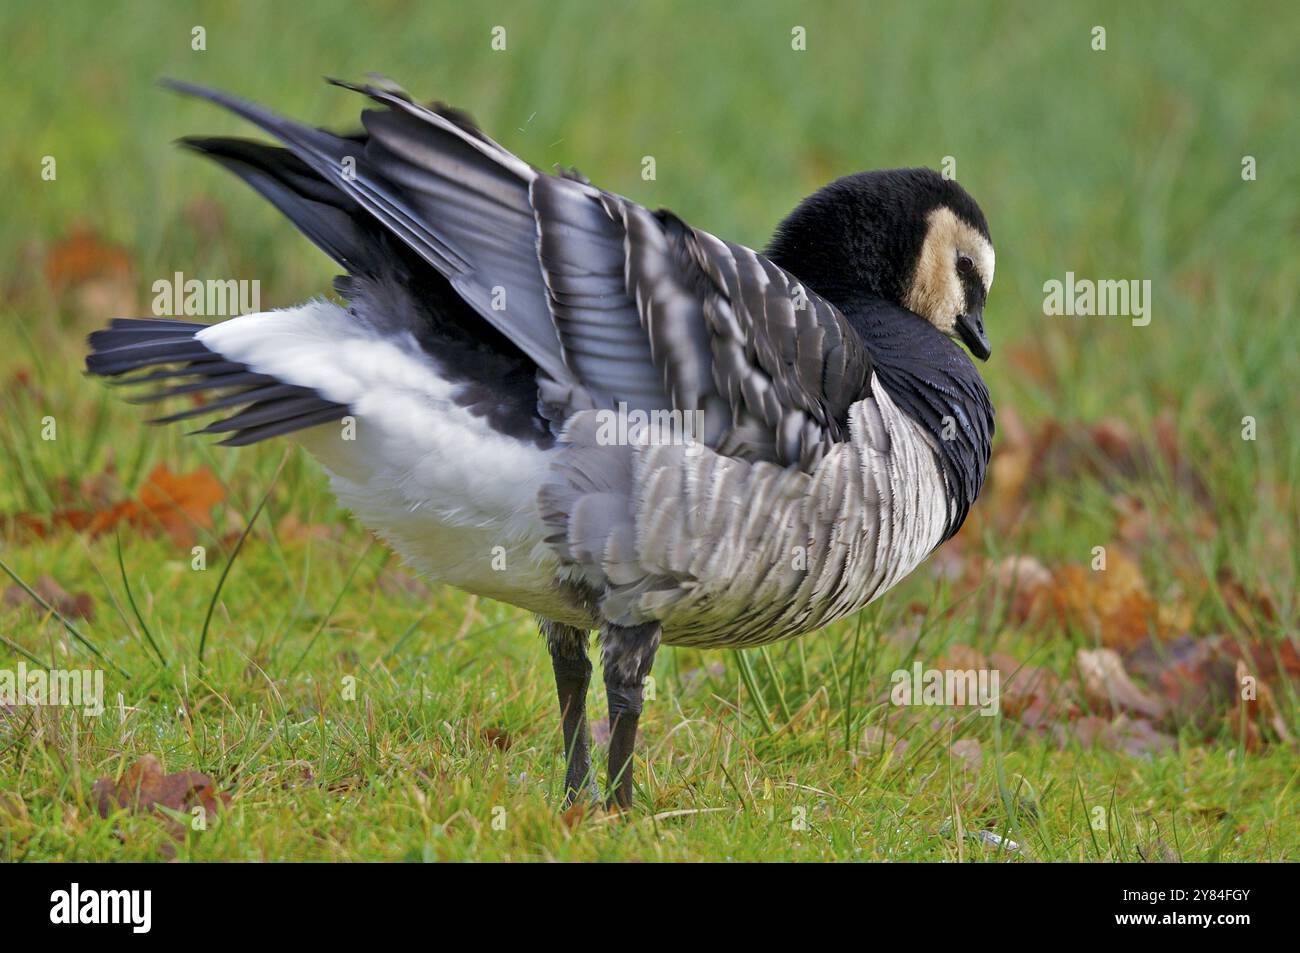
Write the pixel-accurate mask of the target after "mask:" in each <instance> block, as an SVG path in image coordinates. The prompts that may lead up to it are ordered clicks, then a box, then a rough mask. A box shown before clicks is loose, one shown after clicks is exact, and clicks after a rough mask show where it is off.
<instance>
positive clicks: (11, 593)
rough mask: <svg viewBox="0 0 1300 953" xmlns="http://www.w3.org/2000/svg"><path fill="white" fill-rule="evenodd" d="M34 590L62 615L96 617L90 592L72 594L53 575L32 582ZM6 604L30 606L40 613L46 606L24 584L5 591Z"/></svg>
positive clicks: (89, 618) (81, 617)
mask: <svg viewBox="0 0 1300 953" xmlns="http://www.w3.org/2000/svg"><path fill="white" fill-rule="evenodd" d="M32 589H33V591H35V592H36V594H37V595H39V596H40V597H41V598H42V599H44V600H45V601H46V602H47V603H49V604H50V605H51V606H53V607H54V608H55V609H56V610H57V611H58V612H59V614H60V615H63V616H67V617H68V618H69V619H85V620H86V621H88V622H90V621H93V620H94V618H95V601H94V600H93V599H92V598H91V597H90V593H88V592H78V593H77V594H76V595H70V594H69V593H68V592H67V591H66V590H65V589H64V588H63V587H62V586H60V585H59V584H58V582H56V581H55V579H54V577H53V576H41V577H40V578H39V579H37V580H36V582H35V583H33V584H32ZM4 604H5V605H7V606H22V605H27V606H30V607H31V608H32V609H33V610H35V611H36V612H37V613H38V614H40V613H44V612H45V608H44V607H43V606H42V605H41V604H40V603H39V602H37V601H36V600H35V599H33V598H32V597H31V595H29V594H28V592H27V590H26V589H24V588H23V587H22V586H17V585H14V586H9V587H8V588H7V589H5V591H4Z"/></svg>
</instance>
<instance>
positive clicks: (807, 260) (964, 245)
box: [767, 169, 994, 360]
mask: <svg viewBox="0 0 1300 953" xmlns="http://www.w3.org/2000/svg"><path fill="white" fill-rule="evenodd" d="M767 256H768V257H769V258H770V259H772V261H774V262H775V263H776V264H778V265H780V266H781V267H782V268H784V269H785V270H786V271H788V272H790V273H791V274H793V275H795V276H796V277H797V278H798V279H799V280H800V281H802V282H804V283H805V284H806V285H807V287H808V288H810V289H811V290H813V291H815V292H817V294H819V295H821V296H822V297H823V298H825V299H826V300H828V301H830V302H831V303H832V304H834V305H836V306H837V307H839V308H840V309H841V310H845V311H848V310H850V309H852V308H853V307H854V306H855V305H857V304H859V303H861V302H865V301H869V300H871V299H883V300H885V301H888V302H890V303H892V304H897V305H901V306H902V307H904V308H907V309H908V310H910V311H913V312H915V313H916V314H918V315H920V316H921V317H923V318H925V319H926V320H927V321H929V322H930V323H931V324H933V325H934V326H935V327H936V328H938V329H939V330H940V331H942V332H943V333H944V334H947V335H948V336H950V337H953V338H956V339H958V340H960V341H961V342H962V343H964V344H965V345H966V346H967V347H968V348H969V349H970V352H971V353H972V354H973V355H975V356H976V357H978V358H980V359H981V360H988V357H989V353H990V351H991V348H990V347H989V340H988V336H987V335H986V334H985V332H984V301H985V299H986V298H987V297H988V292H989V287H990V286H991V285H992V284H993V265H994V256H993V242H992V239H990V237H989V227H988V223H987V222H986V221H985V220H984V213H983V212H982V211H980V207H979V206H978V205H977V204H976V203H975V200H974V199H973V198H971V197H970V195H969V194H968V193H967V192H966V190H965V189H963V188H962V187H961V186H960V185H958V184H957V183H956V182H954V181H953V180H951V179H945V178H944V177H943V176H941V175H940V174H939V173H937V172H933V171H931V170H929V169H889V170H885V171H879V172H860V173H858V174H857V175H849V176H845V177H844V178H842V179H837V180H836V181H834V182H832V183H831V184H830V185H827V186H825V187H824V188H822V189H820V190H818V191H817V192H815V193H813V194H812V195H811V196H809V197H808V198H806V199H804V201H803V202H801V203H800V204H799V207H798V208H796V209H795V210H794V211H793V212H791V213H790V215H789V216H788V217H787V218H786V219H785V221H783V222H782V223H781V224H780V226H778V228H777V231H776V236H775V238H773V239H772V244H771V245H770V246H769V248H768V251H767Z"/></svg>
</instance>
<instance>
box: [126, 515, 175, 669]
mask: <svg viewBox="0 0 1300 953" xmlns="http://www.w3.org/2000/svg"><path fill="white" fill-rule="evenodd" d="M117 568H118V571H119V572H120V573H121V574H122V588H123V589H125V590H126V601H127V604H128V605H129V606H130V607H131V613H132V614H133V615H134V616H135V621H136V622H138V623H140V631H142V632H143V633H144V637H145V639H146V640H147V641H148V642H149V647H150V648H151V649H153V653H154V655H156V656H158V661H159V662H161V663H162V666H163V668H166V667H167V659H165V658H164V657H163V654H162V649H160V648H158V643H157V642H155V641H154V638H153V633H152V632H150V631H149V626H148V625H146V624H145V621H144V616H142V615H141V614H140V609H139V608H138V607H137V606H136V604H135V595H134V594H133V593H132V592H131V582H130V580H128V579H127V577H126V563H125V562H123V560H122V534H121V533H118V534H117Z"/></svg>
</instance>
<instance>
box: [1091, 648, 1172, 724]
mask: <svg viewBox="0 0 1300 953" xmlns="http://www.w3.org/2000/svg"><path fill="white" fill-rule="evenodd" d="M1076 664H1077V666H1078V669H1079V676H1080V679H1081V680H1082V682H1083V692H1084V695H1086V696H1087V698H1088V700H1089V701H1091V702H1092V703H1093V704H1095V705H1101V706H1104V707H1106V708H1108V709H1109V710H1111V711H1115V712H1118V711H1131V712H1136V713H1137V714H1139V715H1146V716H1147V717H1149V718H1159V717H1160V716H1161V715H1163V714H1164V705H1163V704H1162V703H1161V702H1160V700H1159V699H1156V698H1153V697H1152V696H1150V695H1148V694H1147V693H1146V692H1144V691H1142V690H1141V689H1140V688H1138V687H1137V686H1136V685H1135V684H1133V681H1132V679H1130V678H1129V677H1128V673H1127V672H1126V671H1124V661H1123V660H1122V659H1121V658H1120V657H1119V655H1118V654H1117V653H1116V652H1114V651H1112V650H1111V649H1079V654H1078V656H1077V657H1076Z"/></svg>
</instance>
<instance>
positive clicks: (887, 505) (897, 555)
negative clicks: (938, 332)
mask: <svg viewBox="0 0 1300 953" xmlns="http://www.w3.org/2000/svg"><path fill="white" fill-rule="evenodd" d="M849 431H850V434H849V439H848V441H846V442H841V443H839V444H836V445H835V446H833V447H832V448H831V449H830V450H829V451H828V452H827V453H826V454H825V456H824V457H823V458H822V459H821V460H820V461H819V462H818V464H817V466H816V467H815V468H813V470H812V471H811V472H804V471H801V470H798V469H794V468H787V467H779V466H776V465H774V464H772V463H769V462H766V461H757V462H752V463H751V462H748V461H744V460H739V459H736V458H734V457H727V456H723V455H721V454H719V453H716V452H714V451H712V450H701V451H700V452H698V453H695V454H694V455H692V453H691V452H690V450H689V449H688V448H685V447H680V446H667V445H656V446H648V447H640V446H605V447H602V446H597V445H595V444H594V442H593V435H594V432H595V431H594V427H593V426H592V422H591V420H590V418H589V415H579V418H578V419H576V420H575V421H574V422H573V425H572V427H571V429H570V431H569V432H568V433H567V434H566V439H567V441H568V442H567V443H566V444H565V445H564V446H565V448H566V449H563V450H562V451H561V453H560V460H559V461H558V462H557V463H556V464H555V466H554V469H555V470H557V471H558V472H559V473H561V474H563V475H564V477H565V480H564V482H563V483H562V484H552V485H549V486H548V487H547V488H546V489H545V490H544V491H543V513H544V516H545V517H546V518H547V521H548V523H549V524H550V525H551V526H552V528H553V530H554V533H555V535H554V536H553V537H552V538H553V539H554V540H555V542H556V545H557V546H558V547H559V548H560V549H561V551H562V552H563V553H564V555H565V557H566V558H567V559H569V560H571V561H572V562H573V563H574V564H576V565H577V566H579V567H581V569H582V579H583V580H584V582H585V583H586V584H587V585H589V586H592V587H594V588H596V589H597V591H605V592H606V595H605V597H604V599H603V600H602V601H601V603H600V613H601V615H602V616H603V617H604V618H607V619H609V620H611V621H613V622H615V623H617V624H618V625H621V626H633V625H638V624H641V623H643V622H646V621H651V620H657V621H659V622H660V623H661V625H662V626H663V641H664V642H665V643H666V644H670V645H690V646H701V647H708V646H745V645H760V644H763V643H766V642H772V641H775V640H778V639H785V638H790V637H791V636H795V635H799V634H802V633H804V632H808V631H811V630H813V629H817V628H820V627H822V626H824V625H827V624H829V623H831V622H834V621H835V620H837V619H841V618H844V617H845V616H847V615H850V614H852V613H853V612H856V611H857V610H858V609H860V608H862V607H863V606H865V605H867V604H868V603H869V602H871V601H872V600H873V599H875V598H877V597H878V596H879V595H881V594H882V593H884V592H885V591H886V590H888V589H889V588H890V587H891V586H893V585H894V584H895V583H896V582H897V581H898V580H899V579H901V578H902V577H903V576H905V575H907V573H909V572H910V571H911V570H912V569H913V568H915V566H916V565H917V564H918V563H919V562H920V561H921V560H922V559H924V558H925V556H926V555H928V554H929V553H930V551H931V550H932V549H933V548H934V547H935V545H937V544H938V542H939V540H940V539H942V537H943V533H944V531H945V529H946V527H947V525H948V519H949V507H948V503H947V495H946V492H945V489H946V488H945V486H944V482H943V476H942V474H941V472H940V470H939V467H938V464H937V461H936V457H935V448H934V444H933V442H932V439H931V438H930V437H929V436H928V435H927V434H926V433H925V432H924V431H923V430H922V429H921V428H920V427H919V426H918V425H917V424H916V423H915V422H914V421H912V420H911V419H909V418H908V417H907V416H906V415H904V414H903V413H902V412H901V411H899V409H898V408H897V406H896V405H895V404H894V402H893V401H892V399H891V398H890V397H889V395H888V394H887V393H886V392H885V391H884V389H883V388H881V387H880V386H879V384H875V385H874V386H873V388H872V396H871V397H870V398H867V399H865V400H862V401H859V402H858V403H856V404H854V405H853V407H852V408H851V409H850V412H849Z"/></svg>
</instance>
